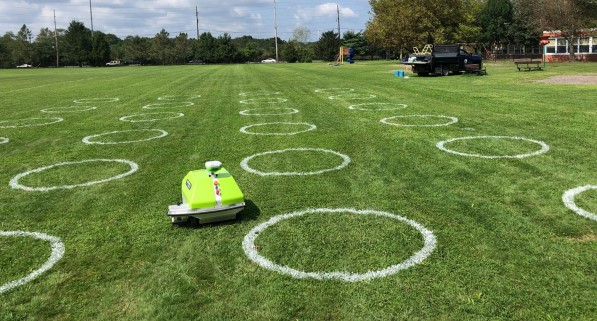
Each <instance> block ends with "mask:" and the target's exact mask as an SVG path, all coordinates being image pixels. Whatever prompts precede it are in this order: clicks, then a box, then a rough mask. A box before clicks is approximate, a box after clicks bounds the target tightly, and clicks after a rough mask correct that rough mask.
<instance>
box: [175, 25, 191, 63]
mask: <svg viewBox="0 0 597 321" xmlns="http://www.w3.org/2000/svg"><path fill="white" fill-rule="evenodd" d="M172 53H173V55H174V57H173V61H174V62H176V63H179V64H184V63H186V62H187V61H189V60H191V59H192V57H193V44H192V42H191V41H190V40H189V35H187V34H186V33H184V32H181V33H180V34H179V35H178V36H176V38H174V48H173V50H172Z"/></svg>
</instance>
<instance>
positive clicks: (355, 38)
mask: <svg viewBox="0 0 597 321" xmlns="http://www.w3.org/2000/svg"><path fill="white" fill-rule="evenodd" d="M342 39H343V40H342V46H344V47H347V48H352V49H354V52H355V54H356V55H359V56H364V55H366V54H367V47H368V43H367V39H365V35H363V33H362V32H352V31H347V32H345V33H344V37H342Z"/></svg>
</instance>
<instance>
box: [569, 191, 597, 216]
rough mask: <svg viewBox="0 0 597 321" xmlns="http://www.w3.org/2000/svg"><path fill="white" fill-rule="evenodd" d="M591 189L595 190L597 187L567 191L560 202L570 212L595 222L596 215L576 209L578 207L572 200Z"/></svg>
mask: <svg viewBox="0 0 597 321" xmlns="http://www.w3.org/2000/svg"><path fill="white" fill-rule="evenodd" d="M591 189H594V190H597V185H585V186H580V187H575V188H573V189H569V190H567V191H566V192H564V194H563V195H562V201H563V202H564V205H566V207H567V208H569V209H570V210H572V211H573V212H574V213H576V214H578V215H580V216H584V217H586V218H588V219H591V220H593V221H597V214H595V213H591V212H589V211H587V210H584V209H582V208H580V207H578V205H576V203H575V202H574V198H575V197H576V195H578V194H580V193H583V192H586V191H588V190H591Z"/></svg>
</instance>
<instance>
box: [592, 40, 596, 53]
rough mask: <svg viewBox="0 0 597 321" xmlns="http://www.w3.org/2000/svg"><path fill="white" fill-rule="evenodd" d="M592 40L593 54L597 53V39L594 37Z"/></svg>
mask: <svg viewBox="0 0 597 321" xmlns="http://www.w3.org/2000/svg"><path fill="white" fill-rule="evenodd" d="M591 40H593V45H592V46H591V47H592V48H591V49H593V51H592V52H593V53H597V37H593V38H592V39H591Z"/></svg>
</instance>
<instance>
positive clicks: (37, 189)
mask: <svg viewBox="0 0 597 321" xmlns="http://www.w3.org/2000/svg"><path fill="white" fill-rule="evenodd" d="M90 162H117V163H125V164H127V165H129V166H130V167H131V169H130V170H129V171H128V172H126V173H123V174H118V175H116V176H112V177H108V178H106V179H101V180H98V181H90V182H87V183H81V184H74V185H59V186H49V187H29V186H25V185H21V184H19V180H20V179H21V178H23V177H25V176H27V175H30V174H35V173H40V172H43V171H45V170H46V169H50V168H54V167H58V166H65V165H71V164H83V163H90ZM138 169H139V165H137V163H135V162H131V161H129V160H126V159H105V158H97V159H86V160H82V161H74V162H62V163H56V164H53V165H49V166H44V167H39V168H36V169H32V170H30V171H26V172H22V173H20V174H17V175H16V176H15V177H13V178H12V179H11V180H10V183H9V185H10V187H12V188H14V189H22V190H25V191H29V192H48V191H53V190H57V189H73V188H75V187H85V186H91V185H95V184H100V183H105V182H109V181H113V180H117V179H120V178H123V177H125V176H129V175H131V174H133V173H134V172H136V171H137V170H138Z"/></svg>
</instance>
